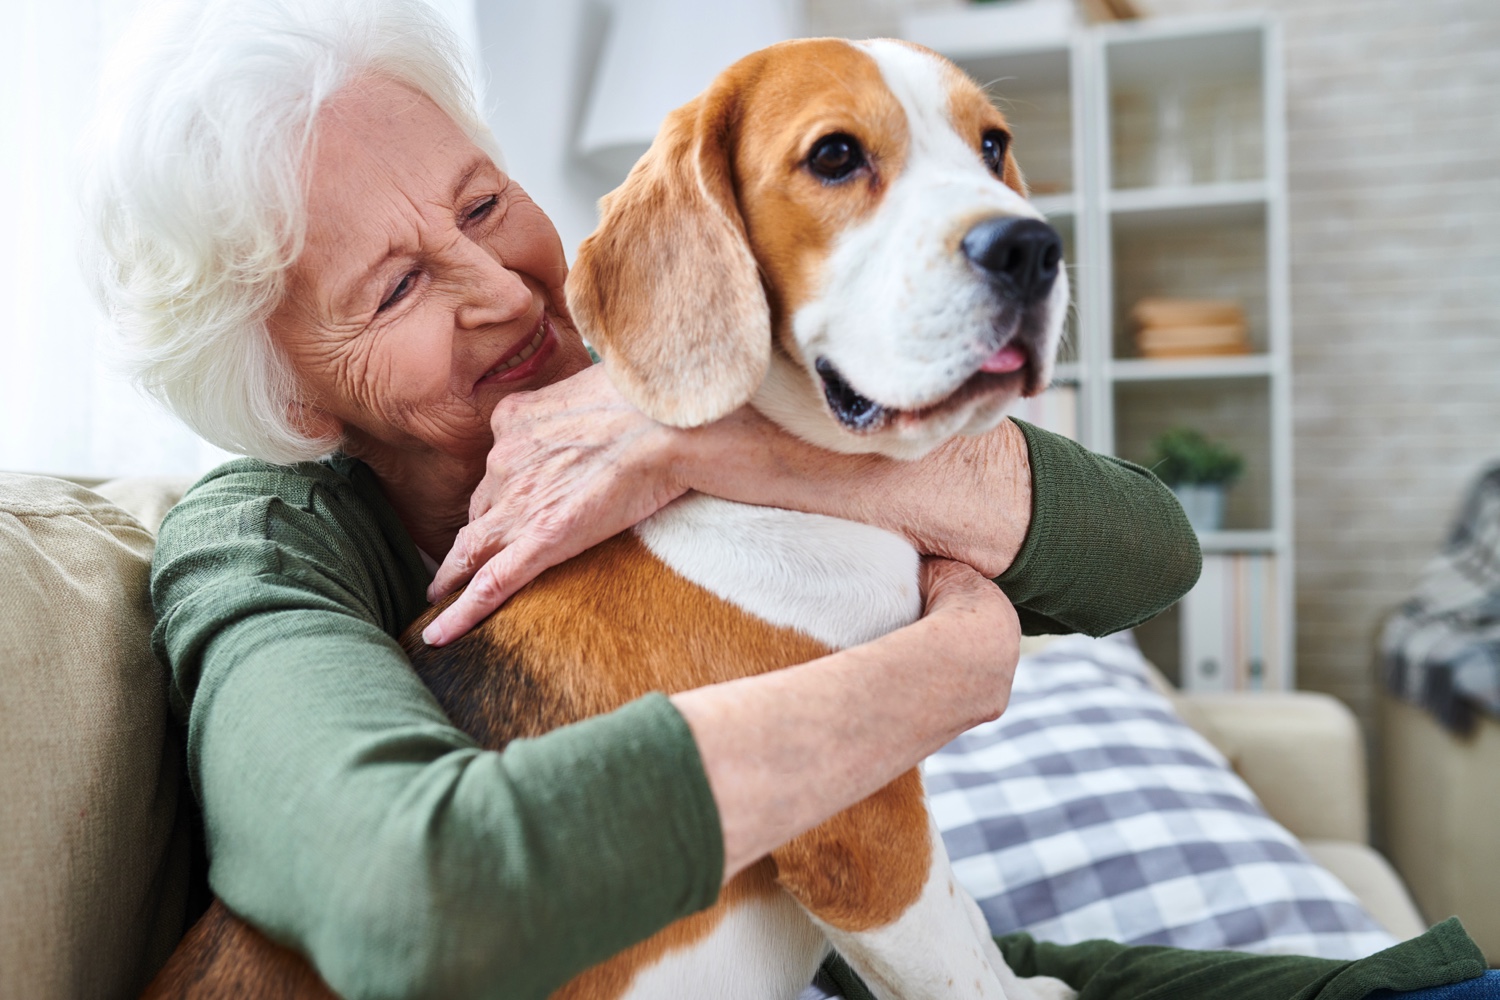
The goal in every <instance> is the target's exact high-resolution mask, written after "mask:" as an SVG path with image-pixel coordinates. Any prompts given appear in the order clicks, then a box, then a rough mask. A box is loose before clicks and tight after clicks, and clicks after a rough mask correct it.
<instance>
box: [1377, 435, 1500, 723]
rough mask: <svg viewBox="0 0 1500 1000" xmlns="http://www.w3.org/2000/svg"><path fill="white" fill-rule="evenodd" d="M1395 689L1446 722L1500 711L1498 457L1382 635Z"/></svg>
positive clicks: (1384, 657) (1387, 674)
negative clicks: (1438, 551) (1479, 713)
mask: <svg viewBox="0 0 1500 1000" xmlns="http://www.w3.org/2000/svg"><path fill="white" fill-rule="evenodd" d="M1380 649H1381V658H1382V661H1383V663H1384V668H1385V680H1386V685H1387V687H1389V689H1390V691H1391V693H1393V694H1395V695H1397V696H1398V697H1400V698H1402V699H1404V700H1406V701H1409V702H1411V703H1413V704H1416V705H1423V706H1425V707H1427V708H1428V709H1429V710H1430V711H1432V712H1433V714H1435V715H1436V716H1437V717H1438V719H1439V720H1441V721H1442V722H1443V724H1444V725H1446V726H1447V727H1448V728H1449V729H1452V730H1454V731H1455V732H1460V733H1465V732H1469V731H1470V730H1472V729H1473V726H1474V722H1475V718H1476V712H1486V713H1488V714H1490V715H1497V716H1500V464H1497V465H1495V466H1492V467H1491V468H1490V469H1489V470H1487V471H1486V472H1485V473H1483V474H1482V475H1481V476H1480V477H1479V480H1478V481H1477V482H1476V483H1475V484H1474V486H1473V488H1472V489H1471V490H1470V491H1469V495H1468V497H1467V499H1466V500H1465V501H1464V505H1463V509H1462V510H1461V511H1460V512H1459V515H1458V520H1457V522H1456V523H1455V524H1454V525H1453V528H1452V530H1451V531H1450V532H1449V534H1448V540H1447V542H1446V544H1445V545H1444V546H1443V551H1442V552H1441V553H1440V554H1439V555H1438V557H1437V558H1436V559H1434V560H1433V561H1432V562H1431V563H1430V564H1428V566H1427V568H1426V570H1424V571H1423V573H1422V578H1421V581H1420V582H1419V583H1418V584H1417V589H1416V592H1415V593H1414V594H1413V595H1412V597H1411V599H1410V600H1408V601H1407V602H1406V603H1405V604H1403V605H1401V607H1400V608H1398V609H1397V610H1396V612H1395V614H1393V615H1392V616H1391V617H1390V619H1389V620H1388V621H1387V622H1386V624H1385V629H1384V631H1383V633H1382V635H1381V640H1380Z"/></svg>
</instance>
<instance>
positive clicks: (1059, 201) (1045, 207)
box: [1031, 194, 1078, 219]
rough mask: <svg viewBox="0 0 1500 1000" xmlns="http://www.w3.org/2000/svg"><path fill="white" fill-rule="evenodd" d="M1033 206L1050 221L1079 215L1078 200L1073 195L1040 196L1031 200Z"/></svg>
mask: <svg viewBox="0 0 1500 1000" xmlns="http://www.w3.org/2000/svg"><path fill="white" fill-rule="evenodd" d="M1031 204H1032V206H1033V207H1034V208H1035V209H1036V210H1037V211H1038V212H1041V213H1042V214H1043V215H1045V216H1046V217H1047V218H1049V219H1057V218H1062V217H1064V216H1071V215H1076V214H1077V213H1078V199H1077V198H1075V197H1073V196H1072V195H1071V194H1039V195H1037V196H1035V197H1034V198H1032V199H1031Z"/></svg>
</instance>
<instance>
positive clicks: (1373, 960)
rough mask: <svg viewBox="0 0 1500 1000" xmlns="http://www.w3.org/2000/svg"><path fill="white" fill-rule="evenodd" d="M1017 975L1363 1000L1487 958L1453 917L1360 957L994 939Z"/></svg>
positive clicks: (1114, 992) (1171, 996) (1184, 999)
mask: <svg viewBox="0 0 1500 1000" xmlns="http://www.w3.org/2000/svg"><path fill="white" fill-rule="evenodd" d="M995 943H996V944H998V945H999V946H1000V952H1001V954H1003V955H1004V956H1005V963H1006V964H1007V965H1009V966H1010V968H1011V971H1013V972H1014V973H1015V974H1016V975H1018V976H1024V977H1031V976H1052V977H1054V978H1057V979H1061V980H1062V981H1063V982H1065V983H1067V984H1068V985H1069V986H1071V987H1073V988H1074V989H1075V990H1077V991H1078V998H1077V1000H1121V998H1129V1000H1365V998H1367V997H1372V996H1375V995H1377V994H1379V995H1382V996H1383V995H1385V994H1384V993H1382V992H1381V991H1384V990H1394V991H1397V992H1400V993H1405V992H1407V991H1411V990H1425V989H1431V988H1433V987H1436V986H1446V985H1448V984H1450V983H1461V982H1465V981H1467V980H1470V979H1474V978H1476V977H1478V976H1481V975H1483V974H1484V972H1485V962H1484V955H1483V954H1481V953H1480V951H1479V948H1478V946H1477V945H1475V944H1474V942H1473V941H1472V940H1471V939H1470V938H1469V936H1468V934H1466V933H1465V932H1464V929H1463V926H1462V925H1461V924H1460V923H1459V922H1458V919H1457V918H1456V917H1450V918H1449V919H1447V920H1445V921H1443V922H1442V923H1440V924H1438V925H1436V926H1435V927H1432V928H1430V929H1429V930H1428V931H1427V932H1426V933H1425V934H1421V935H1419V936H1417V937H1414V938H1411V939H1409V940H1406V941H1402V942H1401V943H1399V944H1397V945H1394V946H1393V947H1390V948H1387V949H1386V950H1385V951H1381V952H1376V953H1375V954H1374V955H1370V956H1368V957H1366V958H1361V959H1356V960H1353V961H1342V960H1337V959H1328V958H1308V957H1305V956H1302V955H1255V954H1250V953H1247V952H1239V951H1193V950H1189V949H1185V948H1167V947H1162V946H1158V945H1124V944H1118V943H1116V942H1114V941H1084V942H1081V943H1079V944H1067V945H1064V944H1051V943H1048V942H1044V941H1037V940H1035V939H1033V938H1032V937H1031V936H1030V935H1029V934H1009V935H1007V936H1005V937H1000V938H996V939H995ZM824 971H825V973H826V974H827V977H828V979H829V981H830V984H831V985H832V986H834V987H835V988H836V989H837V990H838V992H839V994H840V995H841V996H843V997H844V998H845V1000H875V997H874V994H872V993H871V992H870V990H869V987H867V986H866V985H865V984H864V982H862V981H861V980H860V978H859V976H857V975H856V974H855V973H854V970H852V969H850V968H849V966H848V964H847V963H845V962H844V961H843V959H841V958H838V957H837V956H835V957H834V958H832V959H831V960H830V961H829V962H827V963H826V964H825V966H824Z"/></svg>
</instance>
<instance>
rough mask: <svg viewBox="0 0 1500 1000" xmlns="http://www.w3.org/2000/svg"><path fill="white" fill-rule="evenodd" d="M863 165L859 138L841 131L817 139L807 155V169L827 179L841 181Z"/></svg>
mask: <svg viewBox="0 0 1500 1000" xmlns="http://www.w3.org/2000/svg"><path fill="white" fill-rule="evenodd" d="M864 165H865V151H864V150H862V149H860V148H859V140H858V139H856V138H854V136H852V135H845V134H844V133H842V132H835V133H834V134H833V135H825V136H824V137H823V138H821V139H819V140H818V141H817V143H816V144H814V146H813V148H812V152H811V153H809V154H808V156H807V169H809V170H811V171H812V172H813V173H815V174H817V175H818V176H819V177H821V178H823V179H824V180H827V181H841V180H843V179H844V178H845V177H848V176H849V175H850V174H852V173H854V171H856V170H858V169H859V168H860V167H862V166H864Z"/></svg>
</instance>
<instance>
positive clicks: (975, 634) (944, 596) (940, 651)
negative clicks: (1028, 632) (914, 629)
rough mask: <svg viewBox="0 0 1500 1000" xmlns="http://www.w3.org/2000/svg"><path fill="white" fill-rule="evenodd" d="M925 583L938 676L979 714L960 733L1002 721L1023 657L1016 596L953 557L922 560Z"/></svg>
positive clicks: (926, 624) (924, 624) (925, 617)
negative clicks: (1013, 601)
mask: <svg viewBox="0 0 1500 1000" xmlns="http://www.w3.org/2000/svg"><path fill="white" fill-rule="evenodd" d="M921 583H922V593H923V596H924V597H925V599H926V604H925V607H924V608H923V611H922V620H921V622H920V623H919V627H921V628H924V629H928V630H930V631H931V633H932V634H931V635H929V636H928V637H926V640H925V642H924V645H925V647H926V648H928V649H930V650H931V651H932V655H933V656H934V658H935V662H934V663H933V664H932V665H933V667H934V670H933V677H934V680H937V679H939V678H943V679H945V680H946V681H948V682H949V683H953V684H956V685H958V689H959V692H960V693H962V692H964V691H965V690H967V691H968V695H967V696H968V697H971V698H972V705H973V716H972V717H971V718H967V719H964V720H962V725H961V727H960V728H959V729H958V730H957V731H956V732H955V735H956V734H957V732H962V731H963V730H964V729H968V728H970V727H972V726H976V725H978V724H979V723H981V722H988V721H991V720H993V719H998V718H999V717H1000V713H1002V712H1003V711H1005V706H1006V705H1007V704H1009V702H1010V687H1011V682H1012V681H1013V680H1014V679H1015V674H1016V662H1017V660H1018V659H1019V658H1020V655H1021V622H1020V619H1019V618H1018V617H1017V616H1016V609H1015V607H1014V606H1013V605H1012V604H1011V603H1010V598H1008V597H1006V596H1005V593H1004V591H1002V590H1001V589H1000V588H999V587H997V586H995V584H994V583H993V582H992V581H990V580H989V579H987V578H985V577H984V576H982V575H980V573H979V572H978V571H977V570H975V569H973V568H972V567H970V566H968V565H966V564H964V563H960V562H954V561H952V560H949V559H938V558H927V559H924V560H922V580H921ZM877 641H878V640H877Z"/></svg>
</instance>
